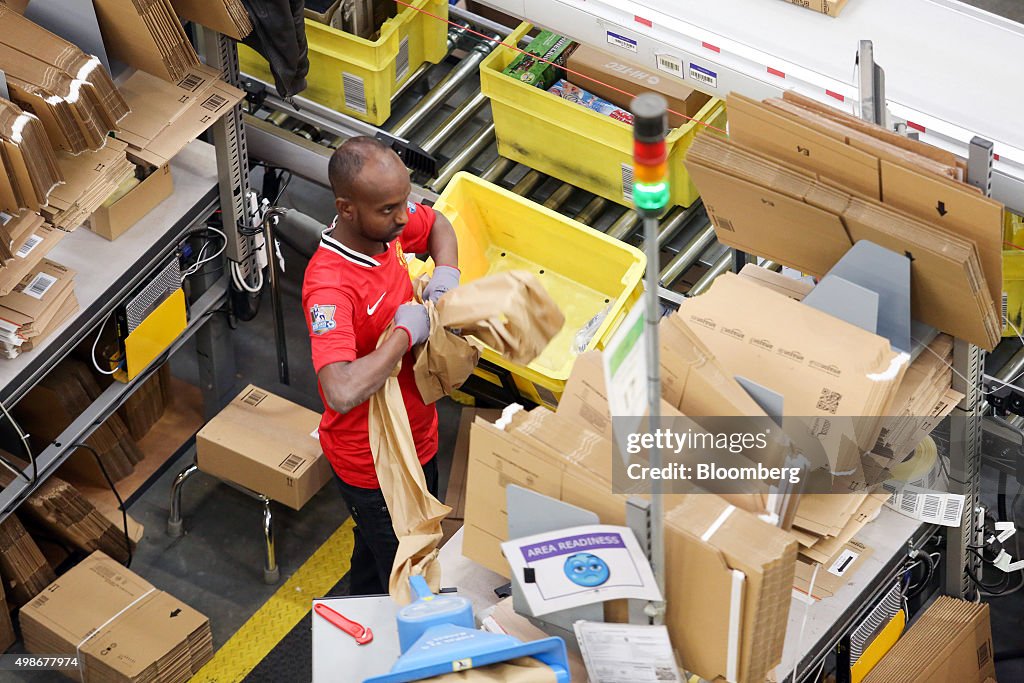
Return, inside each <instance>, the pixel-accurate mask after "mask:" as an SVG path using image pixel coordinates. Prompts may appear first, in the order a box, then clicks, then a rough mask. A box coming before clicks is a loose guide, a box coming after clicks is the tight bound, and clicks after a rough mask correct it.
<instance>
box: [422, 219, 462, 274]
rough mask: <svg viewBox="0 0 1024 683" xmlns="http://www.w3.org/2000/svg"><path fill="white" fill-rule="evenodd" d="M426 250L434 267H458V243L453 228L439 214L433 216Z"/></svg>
mask: <svg viewBox="0 0 1024 683" xmlns="http://www.w3.org/2000/svg"><path fill="white" fill-rule="evenodd" d="M427 248H428V249H429V250H430V258H431V259H433V260H434V265H437V266H452V267H453V268H458V267H459V241H458V239H457V237H456V236H455V228H454V227H452V224H451V222H450V221H449V220H448V219H447V218H445V217H444V216H443V215H441V214H440V213H438V214H436V215H435V216H434V225H433V227H432V228H431V229H430V240H429V242H428V244H427Z"/></svg>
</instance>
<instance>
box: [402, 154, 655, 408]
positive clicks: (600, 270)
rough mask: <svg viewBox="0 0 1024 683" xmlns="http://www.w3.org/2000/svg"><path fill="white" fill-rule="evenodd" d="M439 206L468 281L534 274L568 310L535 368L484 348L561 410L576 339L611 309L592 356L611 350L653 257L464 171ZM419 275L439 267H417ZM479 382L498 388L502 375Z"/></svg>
mask: <svg viewBox="0 0 1024 683" xmlns="http://www.w3.org/2000/svg"><path fill="white" fill-rule="evenodd" d="M434 208H435V209H436V210H438V211H440V212H441V213H443V214H444V215H445V216H446V217H447V218H448V219H449V220H450V221H451V222H452V225H454V226H455V232H456V234H457V235H458V238H459V268H460V269H461V270H462V283H463V284H465V283H467V282H472V281H473V280H476V279H478V278H481V277H484V276H485V275H492V274H494V273H500V272H504V271H509V270H526V271H529V272H531V273H534V274H535V275H536V276H537V277H538V278H539V279H540V281H541V283H543V285H544V287H545V289H547V291H548V293H549V294H550V295H551V297H552V298H553V299H554V300H555V302H556V303H557V304H558V307H559V308H561V309H562V313H563V314H564V315H565V326H564V327H563V328H562V330H561V332H559V333H558V335H557V336H555V338H554V339H552V340H551V343H550V344H548V346H547V348H546V349H545V350H544V352H543V353H542V354H541V355H540V357H538V358H537V359H536V360H534V361H533V362H532V363H530V364H529V365H528V366H525V367H524V366H522V365H517V364H515V363H512V362H510V361H508V360H506V359H505V358H503V357H501V356H499V355H498V354H497V353H496V352H495V351H493V350H492V349H490V348H486V347H485V348H484V352H483V354H482V359H483V360H485V361H488V362H489V363H491V364H493V365H496V366H499V367H500V368H503V369H504V370H507V371H508V372H509V373H510V374H511V375H512V378H513V380H514V382H515V385H516V388H517V389H518V391H519V393H520V394H521V395H522V396H524V397H526V398H528V399H530V400H531V401H534V402H536V403H539V404H542V405H546V406H548V407H551V408H553V407H555V405H557V403H558V398H559V397H560V396H561V395H562V390H563V389H564V388H565V382H566V380H567V379H568V378H569V373H570V371H571V370H572V366H573V363H574V362H575V360H576V355H577V353H576V350H575V348H574V346H575V338H576V333H577V331H579V330H580V329H581V328H582V327H584V326H585V325H586V324H587V323H588V322H589V321H590V320H591V319H592V318H594V316H596V315H598V314H600V313H602V312H603V311H605V310H606V309H607V313H606V315H605V317H604V319H603V321H602V322H601V324H600V326H598V328H597V330H596V331H595V333H594V335H593V337H592V338H591V340H590V343H589V344H588V345H587V347H586V349H585V350H587V351H590V350H593V349H601V348H604V345H605V343H606V342H607V341H608V339H609V338H610V337H611V335H612V333H613V332H614V331H615V329H616V327H618V325H619V324H620V323H621V322H622V319H623V318H624V317H625V315H626V313H628V312H629V310H630V308H632V306H633V304H634V303H635V302H636V301H638V300H639V299H640V297H641V296H642V295H643V272H644V266H645V264H646V261H647V260H646V258H645V257H644V255H643V252H641V251H640V250H639V249H636V248H635V247H631V246H629V245H628V244H625V243H624V242H621V241H619V240H616V239H613V238H611V237H608V236H607V235H605V234H604V233H602V232H598V231H597V230H593V229H591V228H588V227H587V226H585V225H582V224H581V223H577V222H576V221H574V220H572V219H570V218H567V217H565V216H563V215H562V214H560V213H558V212H556V211H552V210H550V209H547V208H545V207H543V206H541V205H539V204H536V203H534V202H531V201H530V200H528V199H524V198H522V197H520V196H519V195H517V194H515V193H513V192H509V191H508V190H505V189H503V188H501V187H498V186H497V185H493V184H491V183H489V182H487V181H486V180H481V179H480V178H477V177H476V176H474V175H471V174H469V173H459V174H458V175H456V176H455V178H454V179H453V180H452V181H451V182H450V183H449V184H448V186H447V187H446V188H445V191H444V193H443V194H442V195H441V196H440V198H439V199H438V200H437V203H436V204H435V205H434ZM410 265H411V266H418V272H415V271H417V268H413V267H411V268H410V271H411V272H412V274H413V277H416V276H417V275H418V274H419V273H421V272H430V271H431V270H432V269H433V264H432V263H431V262H429V261H428V262H427V263H425V264H424V263H422V262H419V261H413V262H412V264H410ZM476 374H477V375H478V376H480V377H482V378H483V379H485V380H487V381H490V382H492V383H494V384H497V385H499V386H501V385H502V380H501V378H500V377H498V376H496V375H495V374H494V373H491V372H488V371H486V370H483V369H478V371H477V373H476Z"/></svg>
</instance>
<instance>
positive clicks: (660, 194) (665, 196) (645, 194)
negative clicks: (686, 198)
mask: <svg viewBox="0 0 1024 683" xmlns="http://www.w3.org/2000/svg"><path fill="white" fill-rule="evenodd" d="M633 201H634V202H636V206H637V208H639V209H642V210H644V211H658V210H660V209H664V208H665V207H666V206H668V202H669V187H668V183H667V182H660V183H635V184H634V185H633Z"/></svg>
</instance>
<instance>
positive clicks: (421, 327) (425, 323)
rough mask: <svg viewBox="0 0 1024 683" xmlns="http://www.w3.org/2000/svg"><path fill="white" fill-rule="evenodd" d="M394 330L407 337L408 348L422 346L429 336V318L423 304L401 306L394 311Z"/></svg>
mask: <svg viewBox="0 0 1024 683" xmlns="http://www.w3.org/2000/svg"><path fill="white" fill-rule="evenodd" d="M395 329H396V330H405V332H406V334H408V335H409V348H410V349H412V347H414V346H416V345H417V344H422V343H423V342H425V341H427V337H429V336H430V316H429V315H427V309H426V308H425V307H424V306H423V304H402V305H401V306H399V307H398V310H397V311H395Z"/></svg>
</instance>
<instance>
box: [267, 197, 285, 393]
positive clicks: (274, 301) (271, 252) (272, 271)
mask: <svg viewBox="0 0 1024 683" xmlns="http://www.w3.org/2000/svg"><path fill="white" fill-rule="evenodd" d="M281 213H282V211H281V210H280V209H278V208H277V207H274V208H272V209H270V210H269V211H267V213H266V215H265V216H264V217H263V240H264V242H266V245H267V246H266V249H267V261H268V264H267V265H268V266H270V267H269V268H268V269H267V270H268V273H269V280H270V303H271V305H272V306H273V313H274V341H275V343H276V345H277V375H278V377H279V378H280V380H281V384H291V381H290V377H289V372H288V341H287V337H286V336H285V332H284V309H283V308H282V307H281V284H280V281H279V278H280V275H279V273H278V272H277V268H278V263H277V253H276V248H275V247H276V244H275V242H274V227H275V226H276V225H277V221H278V218H279V217H280V215H281Z"/></svg>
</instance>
